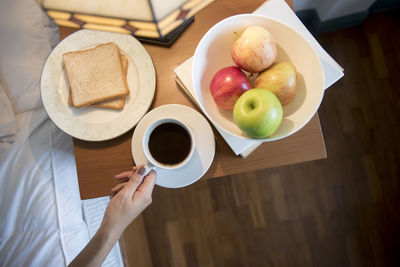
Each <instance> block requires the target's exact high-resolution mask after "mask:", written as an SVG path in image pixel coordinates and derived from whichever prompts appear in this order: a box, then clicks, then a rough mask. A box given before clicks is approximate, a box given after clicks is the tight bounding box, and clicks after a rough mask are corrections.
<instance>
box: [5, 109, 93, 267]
mask: <svg viewBox="0 0 400 267" xmlns="http://www.w3.org/2000/svg"><path fill="white" fill-rule="evenodd" d="M16 121H17V124H18V128H19V130H18V132H17V134H16V136H15V142H14V143H12V144H11V143H0V162H1V165H0V265H2V266H65V265H67V264H68V263H69V262H71V261H72V259H73V258H74V257H75V256H76V255H77V254H78V253H79V252H80V251H81V250H82V248H83V247H84V246H85V245H86V244H87V242H88V241H89V234H88V230H87V225H86V223H85V221H84V219H83V214H82V201H81V199H80V195H79V187H78V180H77V174H76V167H75V159H74V153H73V145H72V138H71V137H70V136H68V135H66V134H65V133H63V132H62V131H61V130H60V129H58V128H57V127H56V126H55V125H54V124H53V123H52V122H51V121H50V120H49V118H48V117H47V115H46V113H45V111H44V110H43V109H37V110H34V111H29V112H24V113H20V114H18V115H17V116H16Z"/></svg>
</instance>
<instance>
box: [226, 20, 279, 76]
mask: <svg viewBox="0 0 400 267" xmlns="http://www.w3.org/2000/svg"><path fill="white" fill-rule="evenodd" d="M231 55H232V59H233V61H234V62H235V64H236V65H238V66H239V67H240V68H242V69H244V70H246V71H248V72H251V73H257V72H260V71H262V70H265V69H266V68H268V67H269V66H271V65H272V64H273V63H274V62H275V60H276V55H277V50H276V44H275V41H274V39H273V38H272V36H271V34H270V33H269V31H267V30H266V29H265V28H263V27H260V26H250V27H247V28H246V29H245V30H244V32H243V33H242V34H241V35H240V37H239V38H238V39H237V40H236V41H235V42H234V43H233V46H232V50H231Z"/></svg>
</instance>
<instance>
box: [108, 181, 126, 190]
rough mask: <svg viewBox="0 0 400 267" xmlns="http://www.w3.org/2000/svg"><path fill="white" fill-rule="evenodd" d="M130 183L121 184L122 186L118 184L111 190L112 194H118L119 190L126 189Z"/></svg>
mask: <svg viewBox="0 0 400 267" xmlns="http://www.w3.org/2000/svg"><path fill="white" fill-rule="evenodd" d="M127 183H128V182H125V183H121V184H117V185H116V186H114V187H113V188H111V193H116V192H118V191H119V190H121V189H122V188H124V186H125V185H126V184H127Z"/></svg>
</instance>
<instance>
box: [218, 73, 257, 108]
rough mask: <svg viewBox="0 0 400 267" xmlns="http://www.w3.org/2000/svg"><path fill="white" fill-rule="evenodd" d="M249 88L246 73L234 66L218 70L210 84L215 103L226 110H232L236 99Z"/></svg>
mask: <svg viewBox="0 0 400 267" xmlns="http://www.w3.org/2000/svg"><path fill="white" fill-rule="evenodd" d="M250 88H251V85H250V83H249V81H248V79H247V77H246V75H245V74H244V73H243V72H242V71H241V69H239V68H238V67H236V66H230V67H226V68H223V69H221V70H219V71H218V72H217V73H216V74H215V75H214V77H213V79H212V80H211V84H210V91H211V95H212V96H213V98H214V101H215V103H216V104H217V105H218V106H219V107H220V108H222V109H226V110H232V109H233V106H234V105H235V103H236V100H237V99H238V98H239V97H240V96H241V95H242V94H243V93H244V92H246V91H247V90H248V89H250Z"/></svg>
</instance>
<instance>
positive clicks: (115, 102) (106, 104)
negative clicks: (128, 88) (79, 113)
mask: <svg viewBox="0 0 400 267" xmlns="http://www.w3.org/2000/svg"><path fill="white" fill-rule="evenodd" d="M121 62H122V69H123V70H124V75H125V77H127V74H128V66H129V60H128V58H127V57H126V56H125V55H124V54H122V53H121ZM68 104H69V105H71V106H72V100H71V94H69V96H68ZM92 106H95V107H100V108H111V109H116V110H121V109H123V108H124V106H125V97H124V96H122V97H118V98H115V99H111V100H105V101H102V102H99V103H94V104H92Z"/></svg>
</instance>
